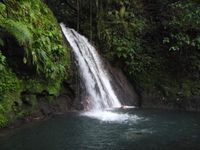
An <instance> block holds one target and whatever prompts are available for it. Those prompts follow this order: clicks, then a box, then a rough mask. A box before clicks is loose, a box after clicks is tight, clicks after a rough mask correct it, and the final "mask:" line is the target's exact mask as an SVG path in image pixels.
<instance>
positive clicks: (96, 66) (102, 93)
mask: <svg viewBox="0 0 200 150" xmlns="http://www.w3.org/2000/svg"><path fill="white" fill-rule="evenodd" d="M60 26H61V28H62V31H63V33H64V35H65V37H66V39H67V40H68V42H69V44H70V45H71V47H72V49H73V52H74V54H75V58H76V60H77V62H78V67H79V72H80V74H81V78H82V80H83V82H84V84H85V87H86V92H87V95H88V96H87V97H86V101H87V102H86V103H87V105H89V109H90V110H105V109H108V108H113V107H121V104H120V102H119V100H118V98H117V96H116V95H115V92H114V90H113V88H112V86H111V83H110V81H109V75H108V73H107V71H106V70H105V68H104V65H103V62H102V60H101V59H100V56H99V54H98V53H97V51H96V49H95V48H94V47H93V46H92V45H91V44H90V43H89V41H88V40H87V39H86V38H85V37H84V36H82V35H80V34H79V33H77V32H76V31H75V30H73V29H70V28H67V27H65V25H64V24H62V23H61V24H60Z"/></svg>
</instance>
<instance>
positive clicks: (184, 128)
mask: <svg viewBox="0 0 200 150" xmlns="http://www.w3.org/2000/svg"><path fill="white" fill-rule="evenodd" d="M199 149H200V113H188V112H169V111H158V110H142V109H129V110H111V111H109V112H108V111H105V112H87V113H69V114H67V115H62V116H54V117H53V118H51V119H49V120H46V121H42V122H37V123H33V124H29V125H26V126H24V127H22V128H20V129H15V130H13V131H12V132H10V133H8V134H7V135H6V136H3V137H0V150H199Z"/></svg>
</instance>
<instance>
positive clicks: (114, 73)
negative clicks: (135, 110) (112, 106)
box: [106, 62, 140, 106]
mask: <svg viewBox="0 0 200 150" xmlns="http://www.w3.org/2000/svg"><path fill="white" fill-rule="evenodd" d="M106 66H107V67H108V70H109V73H110V74H111V84H112V86H113V89H114V91H115V93H116V95H117V97H118V98H119V100H120V102H121V104H122V105H130V106H131V105H134V106H140V100H139V96H138V94H137V93H136V92H135V89H134V87H133V86H132V85H131V84H130V82H129V81H128V79H127V78H126V76H125V75H124V74H123V72H122V71H121V70H120V69H119V68H117V67H114V66H111V65H110V64H109V63H108V62H107V63H106Z"/></svg>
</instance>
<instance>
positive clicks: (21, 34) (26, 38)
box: [0, 19, 33, 46]
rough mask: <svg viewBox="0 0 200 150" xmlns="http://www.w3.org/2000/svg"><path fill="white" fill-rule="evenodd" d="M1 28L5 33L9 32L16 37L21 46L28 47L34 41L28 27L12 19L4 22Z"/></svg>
mask: <svg viewBox="0 0 200 150" xmlns="http://www.w3.org/2000/svg"><path fill="white" fill-rule="evenodd" d="M0 27H1V28H2V29H3V31H4V32H7V33H9V34H11V35H12V36H14V37H15V39H16V40H17V41H18V43H19V45H22V46H28V45H31V43H32V41H33V36H32V34H31V33H30V31H29V29H28V28H27V26H26V25H24V24H23V23H21V22H18V21H14V20H11V19H7V20H3V21H2V22H1V24H0Z"/></svg>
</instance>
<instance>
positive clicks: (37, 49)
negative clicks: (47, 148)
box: [0, 0, 70, 128]
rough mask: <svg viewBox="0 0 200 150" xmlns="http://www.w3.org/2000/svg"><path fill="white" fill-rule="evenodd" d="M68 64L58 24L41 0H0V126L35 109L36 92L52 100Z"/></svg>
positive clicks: (67, 50) (67, 54)
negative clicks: (0, 0)
mask: <svg viewBox="0 0 200 150" xmlns="http://www.w3.org/2000/svg"><path fill="white" fill-rule="evenodd" d="M69 67H70V53H69V48H68V47H67V46H66V44H65V42H64V40H63V36H62V33H61V30H60V27H59V24H58V23H57V20H56V18H55V17H54V16H53V13H52V12H51V10H50V9H49V8H48V7H47V6H46V5H45V4H44V3H43V2H42V1H41V0H34V1H29V0H6V1H2V2H0V128H1V127H5V126H6V125H8V124H9V123H11V122H13V121H14V120H16V119H17V118H21V117H24V116H27V115H31V113H33V112H34V111H37V105H38V99H37V97H38V95H43V94H44V93H46V94H47V95H50V96H49V97H51V98H49V99H46V100H47V101H48V100H49V101H53V100H52V97H54V98H55V97H56V96H58V95H59V92H60V89H61V84H62V81H63V80H64V78H68V77H69V74H68V71H69ZM24 72H25V73H24ZM47 97H48V96H47Z"/></svg>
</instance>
